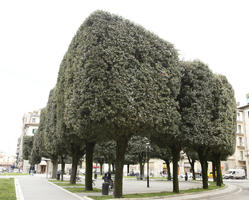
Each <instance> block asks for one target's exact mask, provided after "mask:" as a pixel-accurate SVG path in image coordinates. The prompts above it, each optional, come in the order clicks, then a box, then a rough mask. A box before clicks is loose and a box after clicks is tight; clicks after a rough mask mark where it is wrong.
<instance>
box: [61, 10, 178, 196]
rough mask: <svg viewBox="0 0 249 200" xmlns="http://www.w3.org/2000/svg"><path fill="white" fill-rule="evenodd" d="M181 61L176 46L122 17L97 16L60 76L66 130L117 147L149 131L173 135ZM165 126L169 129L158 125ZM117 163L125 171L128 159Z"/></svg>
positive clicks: (80, 36)
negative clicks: (109, 140)
mask: <svg viewBox="0 0 249 200" xmlns="http://www.w3.org/2000/svg"><path fill="white" fill-rule="evenodd" d="M177 63H178V55H177V52H176V50H175V49H174V47H173V45H172V44H170V43H168V42H166V41H164V40H162V39H160V38H158V37H157V36H155V35H154V34H152V33H150V32H148V31H146V30H144V29H143V28H142V27H140V26H137V25H134V24H133V23H131V22H129V21H127V20H124V19H122V18H120V17H118V16H115V15H111V14H109V13H106V12H102V11H97V12H95V13H93V14H92V15H91V16H90V17H88V19H86V20H85V22H84V23H83V24H82V26H81V27H80V28H79V30H78V32H77V33H76V35H75V37H74V38H73V40H72V42H71V44H70V46H69V49H68V51H67V53H66V55H65V57H64V59H63V61H62V64H61V69H60V72H59V76H61V77H60V78H58V80H59V82H60V83H59V84H60V86H59V87H60V89H59V90H61V91H62V92H59V93H60V97H58V98H59V100H60V101H64V103H63V105H64V106H65V107H64V108H65V114H64V115H63V116H64V117H65V118H64V119H65V123H66V124H67V127H69V128H71V127H72V128H73V129H74V130H75V131H76V134H78V136H79V137H80V138H84V139H85V140H87V141H90V142H94V141H96V140H97V139H99V138H101V137H107V136H108V137H110V138H112V139H114V140H116V141H117V144H121V141H122V142H128V140H129V138H130V137H131V136H132V135H133V134H135V133H136V134H149V133H150V131H149V128H151V129H153V128H154V127H156V128H158V130H159V128H160V129H163V130H162V131H164V132H166V131H169V132H171V133H172V129H173V130H174V129H175V120H176V119H177V118H179V115H177V109H176V105H177V103H176V102H175V98H176V96H177V95H178V90H179V70H178V69H177ZM62 77H63V78H62ZM63 86H64V87H63ZM62 87H63V88H62ZM162 122H163V124H164V125H165V126H160V127H157V126H156V125H157V124H160V123H162ZM173 126H174V127H173ZM172 134H173V133H172ZM126 147H127V144H123V143H122V147H118V146H117V151H116V152H119V153H120V154H124V153H125V150H126ZM116 156H117V157H119V158H120V159H123V158H124V156H123V155H116ZM117 161H118V162H119V163H116V167H117V171H118V170H120V171H121V170H122V169H123V164H122V163H123V160H119V159H117ZM118 167H120V168H118ZM115 178H116V181H115V184H116V185H115V192H114V193H115V197H121V196H122V182H121V181H122V175H120V176H119V174H116V176H115ZM120 188H121V190H120Z"/></svg>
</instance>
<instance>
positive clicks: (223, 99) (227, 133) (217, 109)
mask: <svg viewBox="0 0 249 200" xmlns="http://www.w3.org/2000/svg"><path fill="white" fill-rule="evenodd" d="M214 83H215V84H214V87H213V101H214V105H213V113H212V114H213V119H212V121H213V137H214V139H215V142H214V143H211V144H210V145H211V146H212V148H215V152H220V153H222V155H223V157H224V155H226V156H229V155H232V154H233V153H234V150H235V139H236V136H235V133H236V101H235V98H234V91H233V88H232V86H231V85H230V84H229V82H228V81H227V79H226V77H225V76H222V75H215V82H214ZM222 155H221V156H222Z"/></svg>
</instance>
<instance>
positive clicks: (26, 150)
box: [22, 136, 34, 160]
mask: <svg viewBox="0 0 249 200" xmlns="http://www.w3.org/2000/svg"><path fill="white" fill-rule="evenodd" d="M33 141H34V136H24V137H23V150H22V152H23V159H24V160H29V158H30V155H31V151H32V147H33Z"/></svg>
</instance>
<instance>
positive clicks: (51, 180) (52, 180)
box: [48, 179, 69, 183]
mask: <svg viewBox="0 0 249 200" xmlns="http://www.w3.org/2000/svg"><path fill="white" fill-rule="evenodd" d="M48 181H49V182H58V183H69V181H58V180H56V179H48Z"/></svg>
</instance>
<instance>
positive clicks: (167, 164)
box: [165, 160, 171, 181]
mask: <svg viewBox="0 0 249 200" xmlns="http://www.w3.org/2000/svg"><path fill="white" fill-rule="evenodd" d="M165 163H166V166H167V174H168V181H171V172H170V162H169V160H165Z"/></svg>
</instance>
